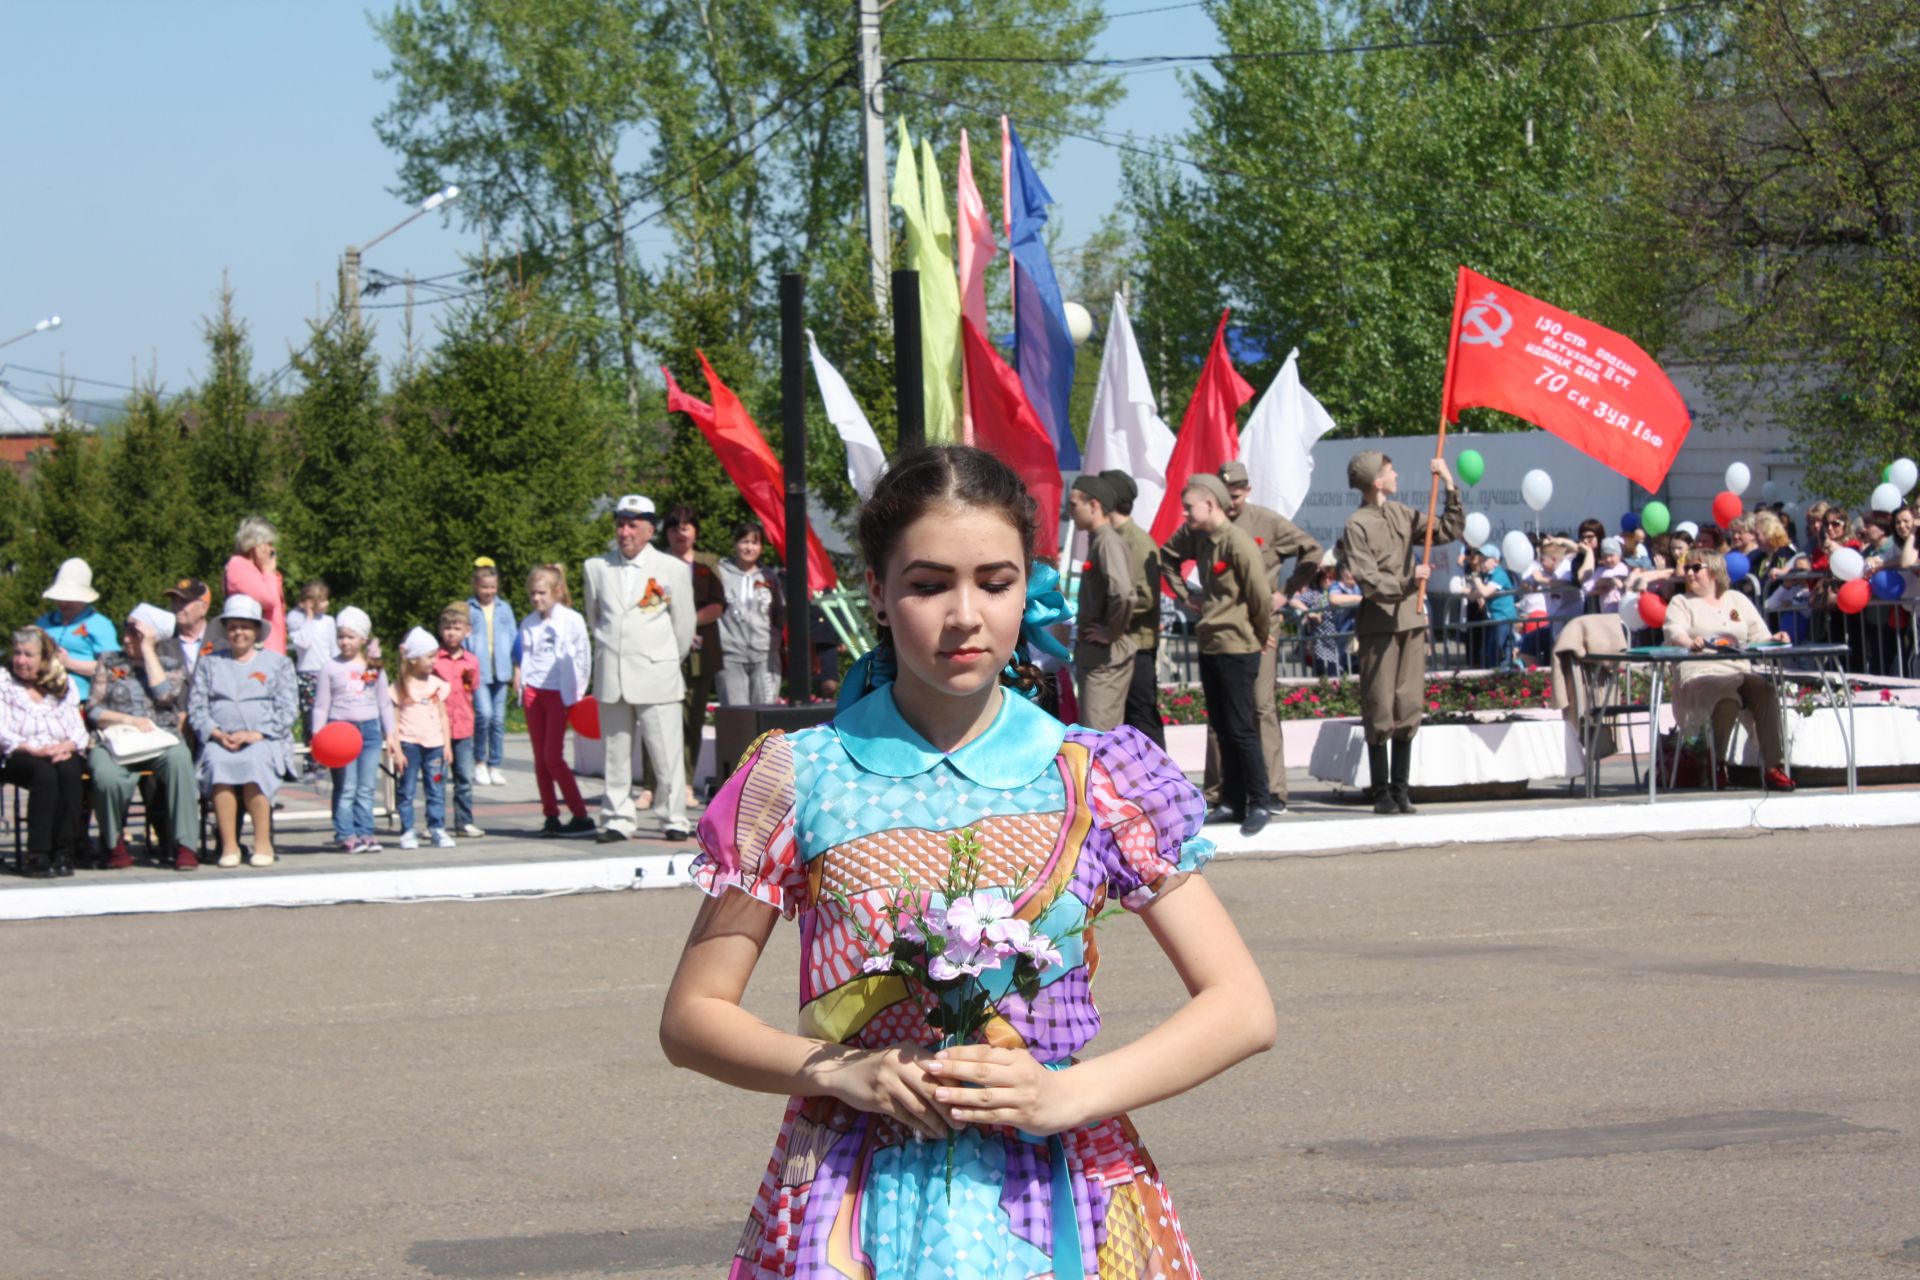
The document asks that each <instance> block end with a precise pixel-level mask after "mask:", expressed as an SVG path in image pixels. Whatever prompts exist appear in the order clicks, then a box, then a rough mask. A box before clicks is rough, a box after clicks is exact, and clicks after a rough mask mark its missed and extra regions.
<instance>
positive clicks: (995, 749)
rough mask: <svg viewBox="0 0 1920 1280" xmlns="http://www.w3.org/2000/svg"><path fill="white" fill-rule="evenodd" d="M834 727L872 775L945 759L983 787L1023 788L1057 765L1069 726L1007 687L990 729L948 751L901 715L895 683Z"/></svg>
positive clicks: (901, 773) (915, 770) (905, 771)
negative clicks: (938, 748)
mask: <svg viewBox="0 0 1920 1280" xmlns="http://www.w3.org/2000/svg"><path fill="white" fill-rule="evenodd" d="M833 727H834V730H835V732H837V733H838V734H839V735H840V745H841V746H843V747H845V748H846V752H847V754H848V755H850V756H852V757H853V759H854V762H855V763H856V764H858V765H859V766H860V767H861V768H862V769H865V770H867V771H868V772H869V773H878V774H882V775H884V776H886V777H889V778H913V777H918V776H919V775H920V774H923V773H925V772H926V771H927V770H929V769H931V768H933V766H934V765H936V764H938V763H939V762H940V761H942V760H945V761H946V762H947V763H949V764H951V765H952V766H953V767H954V768H955V769H957V770H959V771H960V772H961V773H962V774H964V775H966V776H967V777H968V778H971V779H972V780H973V781H975V782H977V783H979V784H980V785H981V786H983V787H999V788H1003V789H1004V788H1007V787H1019V786H1024V785H1026V784H1027V783H1029V782H1032V781H1033V780H1034V779H1035V778H1037V777H1039V776H1040V775H1041V773H1042V772H1044V771H1045V770H1046V769H1048V768H1049V767H1051V766H1052V764H1053V758H1054V757H1055V756H1057V755H1059V754H1060V744H1061V743H1063V742H1065V741H1066V738H1067V726H1066V725H1064V724H1062V723H1061V722H1060V721H1059V720H1056V719H1055V718H1054V717H1052V716H1050V715H1048V714H1047V713H1046V712H1044V711H1042V710H1041V709H1040V708H1038V707H1036V706H1034V705H1033V703H1031V702H1029V701H1027V699H1025V698H1022V697H1020V696H1019V695H1017V694H1014V693H1011V692H1009V691H1007V690H1004V689H1003V690H1001V694H1000V713H999V714H998V715H996V716H995V717H994V718H993V723H992V724H990V725H988V726H987V731H986V732H985V733H983V734H981V735H980V736H979V737H977V738H975V739H974V740H973V741H972V742H969V743H968V744H967V745H966V746H964V747H961V748H960V749H959V750H958V751H955V752H952V753H948V752H943V751H940V750H937V749H936V748H934V747H933V746H932V745H931V744H930V743H928V742H927V740H926V739H925V738H922V737H921V736H920V735H919V734H917V733H915V732H914V731H913V728H912V727H911V726H910V725H908V724H907V722H906V721H905V720H904V719H902V718H901V716H900V709H899V708H898V707H896V706H895V705H894V703H893V686H892V685H890V684H889V685H884V686H882V687H881V688H878V689H875V690H874V691H873V692H872V693H870V694H868V695H867V696H866V697H864V698H862V699H860V701H858V702H856V703H854V704H853V705H852V706H850V707H847V708H846V709H845V710H843V711H841V712H840V713H839V714H838V715H836V716H835V717H834V720H833Z"/></svg>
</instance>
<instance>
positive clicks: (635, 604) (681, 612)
mask: <svg viewBox="0 0 1920 1280" xmlns="http://www.w3.org/2000/svg"><path fill="white" fill-rule="evenodd" d="M653 528H654V513H653V501H652V499H650V498H646V497H643V496H641V495H640V494H637V493H630V494H627V495H626V496H625V497H623V498H621V499H620V501H619V502H618V503H616V504H615V505H614V508H613V542H614V545H613V548H612V549H611V550H609V551H608V552H607V553H606V554H605V555H601V556H595V557H594V558H593V559H591V560H589V561H587V575H586V601H585V603H586V608H585V610H584V611H583V612H584V613H585V615H586V620H587V631H588V633H589V634H590V635H592V637H593V696H594V697H595V698H596V699H598V700H599V702H600V736H601V738H602V740H603V741H604V742H605V743H606V793H605V795H604V796H603V797H602V798H601V801H600V817H601V830H600V834H599V835H598V836H597V837H595V838H596V839H597V840H599V841H600V842H601V843H603V844H605V843H612V842H614V841H618V840H625V839H627V838H628V837H629V836H631V835H633V833H634V828H635V826H636V824H637V815H636V814H635V812H634V806H633V740H634V735H635V733H636V732H637V733H638V734H639V737H640V745H641V750H642V751H643V752H645V757H644V758H646V759H651V760H652V761H653V776H654V777H655V779H657V780H658V782H659V785H658V786H657V787H655V788H654V796H655V803H654V808H653V811H654V814H655V816H656V817H658V818H659V819H660V820H661V822H662V823H663V824H664V825H665V826H666V831H667V839H669V840H685V839H686V838H687V836H688V834H689V833H690V832H691V831H692V828H691V827H690V826H689V825H688V823H687V787H686V764H687V762H686V760H685V749H684V748H683V747H682V746H681V725H680V716H681V707H680V704H681V700H682V698H683V697H684V696H685V693H686V685H685V683H684V677H682V675H681V674H680V662H681V659H683V658H685V657H686V656H687V650H688V649H690V648H692V646H693V625H694V607H693V575H692V572H691V571H690V570H689V569H688V568H687V563H686V561H684V560H682V559H680V558H679V557H678V556H672V555H668V554H667V553H666V552H664V551H661V550H659V549H657V548H656V547H654V546H653V545H652V544H653Z"/></svg>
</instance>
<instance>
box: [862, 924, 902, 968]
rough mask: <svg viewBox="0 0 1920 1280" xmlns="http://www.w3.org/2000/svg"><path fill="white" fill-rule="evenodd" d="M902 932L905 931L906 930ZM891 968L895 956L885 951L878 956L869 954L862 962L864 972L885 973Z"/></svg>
mask: <svg viewBox="0 0 1920 1280" xmlns="http://www.w3.org/2000/svg"><path fill="white" fill-rule="evenodd" d="M902 932H903V933H904V932H905V930H902ZM891 968H893V957H892V956H891V955H889V954H887V953H886V952H884V951H883V952H881V953H880V954H879V955H877V956H868V957H867V958H866V959H865V960H862V961H861V962H860V972H862V973H885V972H886V971H887V970H889V969H891Z"/></svg>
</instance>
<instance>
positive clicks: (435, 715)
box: [393, 627, 453, 849]
mask: <svg viewBox="0 0 1920 1280" xmlns="http://www.w3.org/2000/svg"><path fill="white" fill-rule="evenodd" d="M439 649H440V642H439V641H438V640H435V639H434V638H433V637H432V636H431V635H429V634H427V632H426V630H425V629H424V628H421V627H415V628H414V629H413V630H411V631H409V632H407V638H406V639H405V640H403V641H402V642H401V644H400V678H399V679H398V680H395V681H394V682H393V703H394V707H395V713H394V736H395V737H397V738H398V739H399V740H400V752H401V755H402V756H403V757H404V759H405V767H404V768H403V769H402V770H401V773H400V794H399V798H398V804H399V807H400V847H401V848H402V849H418V848H419V847H420V837H419V836H417V835H415V834H414V830H413V794H414V792H415V791H417V790H419V789H420V788H421V786H422V784H423V783H424V784H425V789H426V793H427V835H428V837H429V838H430V839H431V840H432V841H433V847H434V848H436V849H451V848H453V837H452V836H450V835H448V834H447V784H446V771H447V744H448V743H450V742H452V741H453V727H452V725H451V724H450V723H449V722H448V718H447V695H448V693H450V692H451V689H450V687H449V686H448V684H447V682H446V681H445V680H442V679H441V678H440V677H439V676H437V675H435V674H433V658H434V654H436V653H438V652H439Z"/></svg>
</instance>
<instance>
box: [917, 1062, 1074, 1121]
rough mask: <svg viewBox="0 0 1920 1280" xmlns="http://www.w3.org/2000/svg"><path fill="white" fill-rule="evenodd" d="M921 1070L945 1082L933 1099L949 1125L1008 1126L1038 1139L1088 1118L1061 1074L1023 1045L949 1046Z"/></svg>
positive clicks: (934, 1092)
mask: <svg viewBox="0 0 1920 1280" xmlns="http://www.w3.org/2000/svg"><path fill="white" fill-rule="evenodd" d="M926 1069H927V1070H928V1071H929V1072H932V1073H933V1074H934V1075H936V1076H938V1077H939V1078H940V1079H941V1080H942V1081H945V1082H947V1083H943V1084H942V1085H941V1086H940V1087H939V1088H937V1089H935V1090H934V1091H933V1100H934V1101H935V1102H936V1103H939V1104H940V1105H941V1106H942V1107H944V1108H946V1110H947V1114H949V1115H950V1116H952V1117H953V1120H954V1123H955V1124H1004V1125H1011V1126H1013V1127H1014V1128H1016V1129H1024V1130H1025V1131H1027V1132H1028V1133H1032V1134H1038V1135H1039V1136H1041V1137H1043V1138H1044V1137H1051V1136H1052V1135H1053V1134H1056V1133H1064V1132H1066V1131H1067V1130H1068V1129H1072V1128H1075V1127H1077V1126H1079V1125H1082V1124H1085V1123H1086V1122H1087V1121H1088V1119H1089V1118H1090V1117H1087V1116H1083V1115H1081V1114H1080V1113H1079V1111H1078V1109H1077V1108H1076V1106H1075V1104H1074V1099H1073V1090H1072V1089H1071V1088H1070V1087H1069V1086H1068V1085H1067V1082H1066V1079H1065V1077H1066V1073H1065V1072H1063V1071H1049V1070H1047V1069H1046V1068H1045V1067H1043V1066H1041V1065H1040V1062H1039V1060H1038V1059H1036V1058H1035V1057H1034V1056H1033V1055H1032V1054H1031V1053H1028V1052H1027V1051H1026V1050H1025V1049H996V1048H994V1047H993V1046H991V1045H984V1044H962V1045H955V1046H953V1047H952V1048H949V1049H942V1050H941V1051H940V1052H939V1053H937V1054H935V1055H934V1057H933V1060H932V1061H931V1062H929V1063H927V1066H926ZM968 1085H972V1086H974V1087H973V1088H967V1087H966V1086H968Z"/></svg>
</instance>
